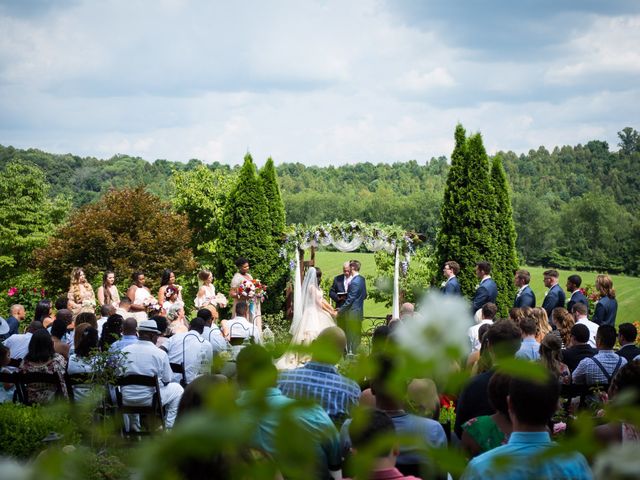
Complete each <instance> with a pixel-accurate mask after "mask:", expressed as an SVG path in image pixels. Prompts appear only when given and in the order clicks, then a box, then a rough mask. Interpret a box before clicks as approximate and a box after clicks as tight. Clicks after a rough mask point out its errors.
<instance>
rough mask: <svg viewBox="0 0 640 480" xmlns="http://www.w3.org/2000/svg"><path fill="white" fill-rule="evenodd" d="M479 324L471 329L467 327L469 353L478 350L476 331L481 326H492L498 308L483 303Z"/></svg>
mask: <svg viewBox="0 0 640 480" xmlns="http://www.w3.org/2000/svg"><path fill="white" fill-rule="evenodd" d="M480 312H481V313H480V322H479V323H476V324H475V325H473V326H472V327H469V331H468V333H467V336H468V337H469V342H470V344H471V351H472V352H475V351H479V350H480V339H479V338H478V331H479V330H480V327H481V326H482V325H493V319H494V318H496V313H498V307H497V306H496V304H495V303H485V304H484V305H483V306H482V308H481V309H480Z"/></svg>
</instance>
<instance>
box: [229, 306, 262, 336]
mask: <svg viewBox="0 0 640 480" xmlns="http://www.w3.org/2000/svg"><path fill="white" fill-rule="evenodd" d="M248 310H249V306H248V305H247V303H246V302H238V303H236V316H235V317H234V318H232V319H231V320H222V321H221V322H220V327H221V328H222V333H223V334H224V337H225V338H226V339H227V340H229V341H230V342H231V343H232V344H233V343H235V342H236V341H239V342H240V343H242V341H243V340H245V339H247V338H253V341H254V342H256V343H261V340H260V330H259V329H258V328H257V327H256V326H255V325H254V324H253V323H251V322H249V321H248V320H247V313H248Z"/></svg>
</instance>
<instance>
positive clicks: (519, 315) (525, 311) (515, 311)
mask: <svg viewBox="0 0 640 480" xmlns="http://www.w3.org/2000/svg"><path fill="white" fill-rule="evenodd" d="M532 311H533V309H532V308H531V307H521V308H517V307H513V308H512V309H511V310H509V320H511V321H512V322H513V323H515V324H516V325H520V320H522V319H523V318H524V317H530V316H531V312H532Z"/></svg>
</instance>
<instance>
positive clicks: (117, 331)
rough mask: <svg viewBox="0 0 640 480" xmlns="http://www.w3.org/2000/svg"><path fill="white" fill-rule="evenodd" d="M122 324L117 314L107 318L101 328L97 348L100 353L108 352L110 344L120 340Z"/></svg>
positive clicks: (120, 316) (120, 317) (122, 320)
mask: <svg viewBox="0 0 640 480" xmlns="http://www.w3.org/2000/svg"><path fill="white" fill-rule="evenodd" d="M123 322H124V319H123V318H122V315H118V314H117V313H116V314H114V315H111V316H110V317H109V318H107V323H105V324H104V327H102V335H101V336H100V343H99V347H100V350H101V351H103V352H107V351H109V349H110V348H111V344H112V343H113V342H115V341H116V340H119V339H120V335H121V334H122V323H123Z"/></svg>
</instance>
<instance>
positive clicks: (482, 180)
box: [436, 125, 494, 297]
mask: <svg viewBox="0 0 640 480" xmlns="http://www.w3.org/2000/svg"><path fill="white" fill-rule="evenodd" d="M455 140H456V145H455V148H454V150H453V153H452V154H451V168H450V169H449V174H448V176H447V183H446V186H445V192H444V201H443V203H442V208H441V210H440V228H439V230H438V234H437V237H436V258H437V259H438V264H439V266H440V268H441V267H442V265H443V264H444V262H446V261H447V260H455V261H456V262H458V263H459V264H460V267H461V271H460V273H459V274H458V280H459V281H460V285H461V286H462V291H463V293H464V294H465V295H466V296H468V297H471V296H473V293H474V291H475V285H477V283H478V280H477V278H476V276H475V264H476V262H478V261H481V260H489V261H491V260H492V255H491V253H492V251H493V250H494V248H493V247H494V238H493V230H494V229H493V226H492V216H493V213H494V201H493V195H492V191H491V183H490V181H489V160H488V157H487V153H486V151H485V150H484V146H483V145H482V137H481V136H480V134H475V135H473V136H472V137H470V138H469V139H466V133H465V130H464V128H463V127H462V125H458V126H457V127H456V132H455Z"/></svg>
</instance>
